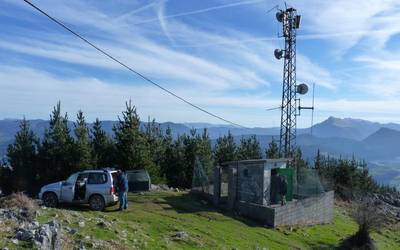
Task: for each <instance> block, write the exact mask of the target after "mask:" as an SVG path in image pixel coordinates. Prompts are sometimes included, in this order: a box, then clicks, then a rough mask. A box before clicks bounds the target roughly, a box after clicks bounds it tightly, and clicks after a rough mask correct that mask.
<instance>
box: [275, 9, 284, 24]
mask: <svg viewBox="0 0 400 250" xmlns="http://www.w3.org/2000/svg"><path fill="white" fill-rule="evenodd" d="M276 20H278V22H280V23H281V22H282V20H283V12H282V11H279V12H276Z"/></svg>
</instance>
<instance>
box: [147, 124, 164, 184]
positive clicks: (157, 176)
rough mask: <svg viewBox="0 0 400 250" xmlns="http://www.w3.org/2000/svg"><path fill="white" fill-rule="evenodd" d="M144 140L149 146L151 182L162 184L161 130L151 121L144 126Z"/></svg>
mask: <svg viewBox="0 0 400 250" xmlns="http://www.w3.org/2000/svg"><path fill="white" fill-rule="evenodd" d="M145 129H146V133H145V138H146V142H147V144H148V146H149V151H150V157H151V160H152V164H151V166H149V167H148V171H149V174H150V176H151V178H152V181H153V182H155V183H159V182H162V173H161V162H162V161H163V157H164V152H165V148H164V144H163V136H162V130H161V127H160V125H159V124H157V123H156V121H155V120H154V119H153V120H152V121H151V122H150V119H149V122H148V123H147V124H146V125H145Z"/></svg>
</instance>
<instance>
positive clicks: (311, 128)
mask: <svg viewBox="0 0 400 250" xmlns="http://www.w3.org/2000/svg"><path fill="white" fill-rule="evenodd" d="M314 92H315V82H314V83H313V85H312V110H311V127H310V134H311V135H312V131H313V126H314V109H315V107H314Z"/></svg>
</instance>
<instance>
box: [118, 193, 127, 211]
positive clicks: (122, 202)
mask: <svg viewBox="0 0 400 250" xmlns="http://www.w3.org/2000/svg"><path fill="white" fill-rule="evenodd" d="M118 199H119V209H127V208H128V192H119V193H118Z"/></svg>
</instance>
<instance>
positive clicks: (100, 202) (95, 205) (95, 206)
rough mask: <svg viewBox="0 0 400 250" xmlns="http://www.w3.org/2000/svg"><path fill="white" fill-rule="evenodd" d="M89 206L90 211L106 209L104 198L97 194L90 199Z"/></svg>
mask: <svg viewBox="0 0 400 250" xmlns="http://www.w3.org/2000/svg"><path fill="white" fill-rule="evenodd" d="M89 206H90V209H92V210H94V211H103V210H104V208H105V207H106V204H105V202H104V199H103V197H102V196H101V195H98V194H96V195H93V196H92V197H90V199H89Z"/></svg>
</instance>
